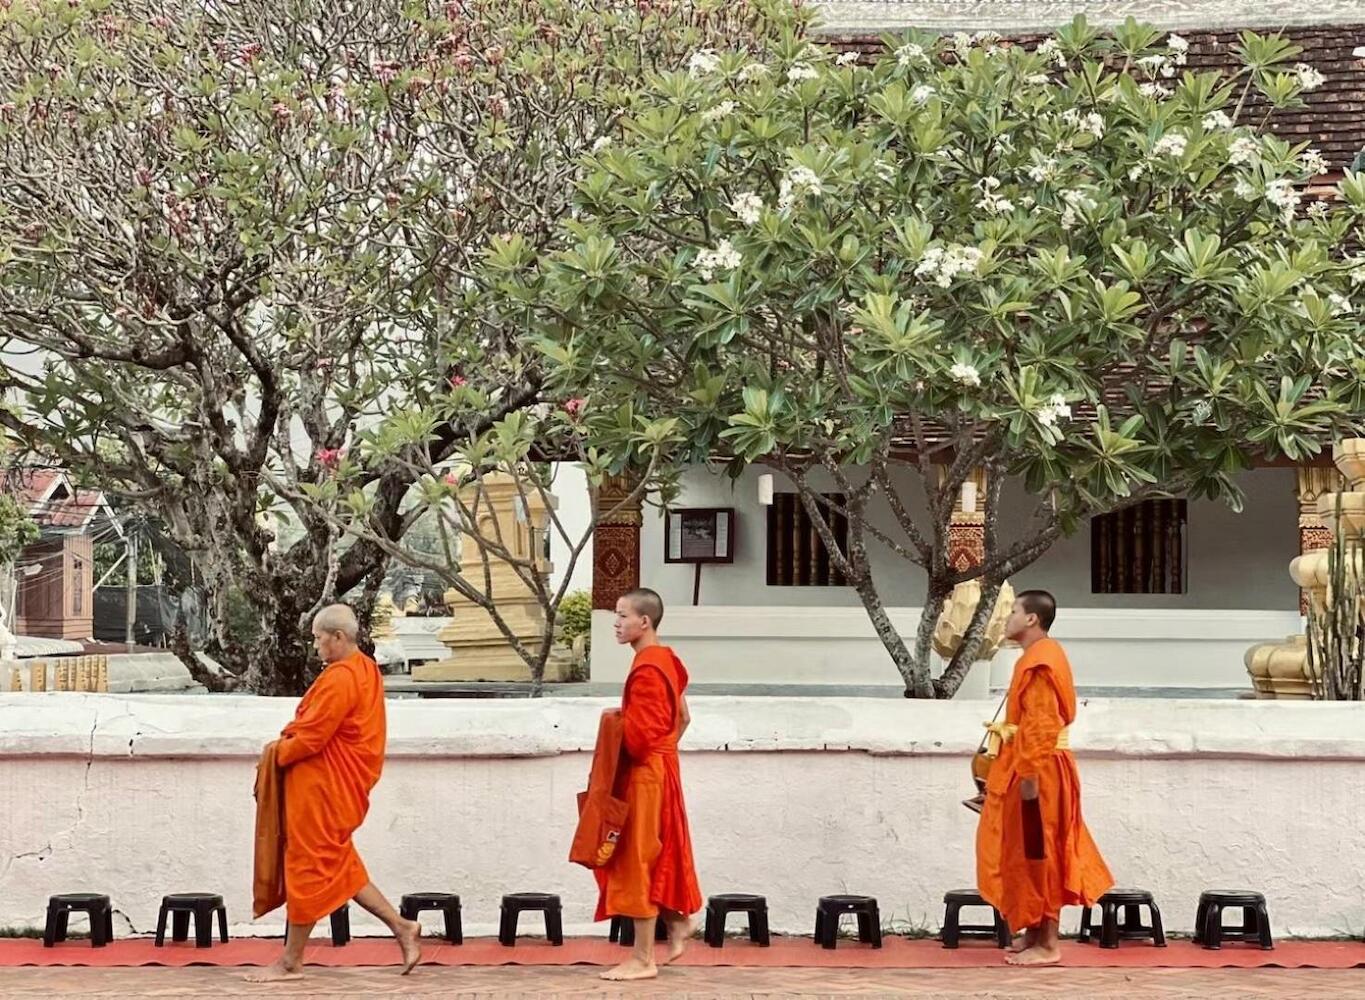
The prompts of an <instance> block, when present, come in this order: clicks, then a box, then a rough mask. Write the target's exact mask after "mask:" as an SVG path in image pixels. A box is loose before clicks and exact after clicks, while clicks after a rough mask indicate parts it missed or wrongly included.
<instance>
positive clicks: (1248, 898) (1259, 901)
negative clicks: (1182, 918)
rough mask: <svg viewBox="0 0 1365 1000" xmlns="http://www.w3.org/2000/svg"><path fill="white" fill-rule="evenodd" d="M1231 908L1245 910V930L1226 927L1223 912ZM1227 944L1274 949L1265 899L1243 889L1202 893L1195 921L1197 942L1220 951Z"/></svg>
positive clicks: (1243, 918)
mask: <svg viewBox="0 0 1365 1000" xmlns="http://www.w3.org/2000/svg"><path fill="white" fill-rule="evenodd" d="M1227 909H1233V910H1235V909H1241V911H1242V926H1241V927H1224V926H1223V911H1224V910H1227ZM1224 941H1254V942H1256V943H1258V944H1260V946H1261V950H1262V951H1272V950H1273V949H1274V947H1275V941H1274V940H1273V939H1272V938H1271V936H1270V913H1269V912H1268V911H1267V910H1266V905H1265V896H1263V895H1262V894H1261V893H1259V892H1248V891H1246V890H1240V889H1210V890H1209V891H1208V892H1201V893H1200V894H1199V909H1198V910H1197V911H1196V913H1195V918H1194V943H1195V944H1202V945H1203V946H1204V947H1205V948H1208V949H1209V950H1210V951H1217V950H1218V949H1219V948H1220V947H1222V944H1223V942H1224Z"/></svg>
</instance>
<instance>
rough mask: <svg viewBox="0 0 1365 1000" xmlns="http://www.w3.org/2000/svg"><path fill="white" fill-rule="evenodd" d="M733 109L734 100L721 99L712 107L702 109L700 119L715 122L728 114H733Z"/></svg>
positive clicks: (728, 115)
mask: <svg viewBox="0 0 1365 1000" xmlns="http://www.w3.org/2000/svg"><path fill="white" fill-rule="evenodd" d="M734 111H735V102H734V101H721V102H720V103H719V104H717V105H715V106H714V107H710V108H707V109H706V110H705V111H703V112H702V116H701V120H702V121H704V122H717V121H720V120H721V119H722V118H728V117H730V115H732V114H734Z"/></svg>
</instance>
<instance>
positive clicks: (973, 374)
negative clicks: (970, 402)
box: [948, 361, 981, 389]
mask: <svg viewBox="0 0 1365 1000" xmlns="http://www.w3.org/2000/svg"><path fill="white" fill-rule="evenodd" d="M948 374H949V375H951V376H952V377H953V380H954V381H955V382H958V383H960V384H961V385H965V386H967V387H968V388H971V389H976V388H979V387H980V386H981V373H980V372H979V371H977V370H976V366H975V365H969V364H964V363H963V362H961V361H959V362H958V363H957V364H955V365H953V367H952V368H950V369H948Z"/></svg>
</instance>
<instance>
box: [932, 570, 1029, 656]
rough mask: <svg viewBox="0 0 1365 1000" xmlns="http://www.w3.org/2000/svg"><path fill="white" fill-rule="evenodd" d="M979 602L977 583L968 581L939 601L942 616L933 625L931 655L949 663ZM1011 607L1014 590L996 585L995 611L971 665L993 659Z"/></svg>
mask: <svg viewBox="0 0 1365 1000" xmlns="http://www.w3.org/2000/svg"><path fill="white" fill-rule="evenodd" d="M980 601H981V581H980V580H968V581H967V582H966V583H959V584H958V585H957V586H956V587H954V588H953V592H952V593H951V594H949V595H948V596H947V597H946V598H945V599H944V601H943V613H942V614H940V615H939V617H938V624H937V625H935V626H934V652H936V653H937V654H938V655H939V656H941V657H943V658H944V659H945V660H950V659H952V657H953V654H954V653H956V652H957V650H958V647H959V646H961V645H962V637H963V636H964V635H965V634H966V632H967V626H968V625H970V624H971V621H972V615H973V614H975V613H976V606H977V604H978V603H980ZM1013 606H1014V588H1013V587H1011V586H1010V585H1009V583H1008V582H1006V583H1003V584H1001V585H1000V593H999V594H998V595H996V598H995V610H994V611H992V612H991V619H990V621H989V622H987V624H986V634H985V635H984V636H982V639H981V646H980V647H979V648H978V649H977V651H976V659H975V660H974V662H977V663H980V662H983V661H985V660H989V659H991V658H992V657H993V656H995V653H996V651H997V650H998V649H999V648H1000V644H1001V643H1002V642H1004V641H1005V620H1006V619H1007V618H1009V616H1010V608H1012V607H1013Z"/></svg>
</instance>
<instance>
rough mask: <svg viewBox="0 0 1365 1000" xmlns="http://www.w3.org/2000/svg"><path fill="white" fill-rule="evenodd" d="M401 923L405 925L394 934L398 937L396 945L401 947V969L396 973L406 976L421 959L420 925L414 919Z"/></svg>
mask: <svg viewBox="0 0 1365 1000" xmlns="http://www.w3.org/2000/svg"><path fill="white" fill-rule="evenodd" d="M403 923H404V924H405V925H406V926H404V927H401V928H400V929H399V930H398V932H397V933H396V934H394V937H396V938H397V939H398V947H399V948H402V949H403V971H402V972H400V973H398V974H399V975H400V976H406V975H407V974H408V973H409V972H411V971H412V969H413V966H415V965H416V964H417V963H418V962H420V961H421V960H422V925H421V924H419V923H418V922H417V921H416V920H405V921H404V922H403Z"/></svg>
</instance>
